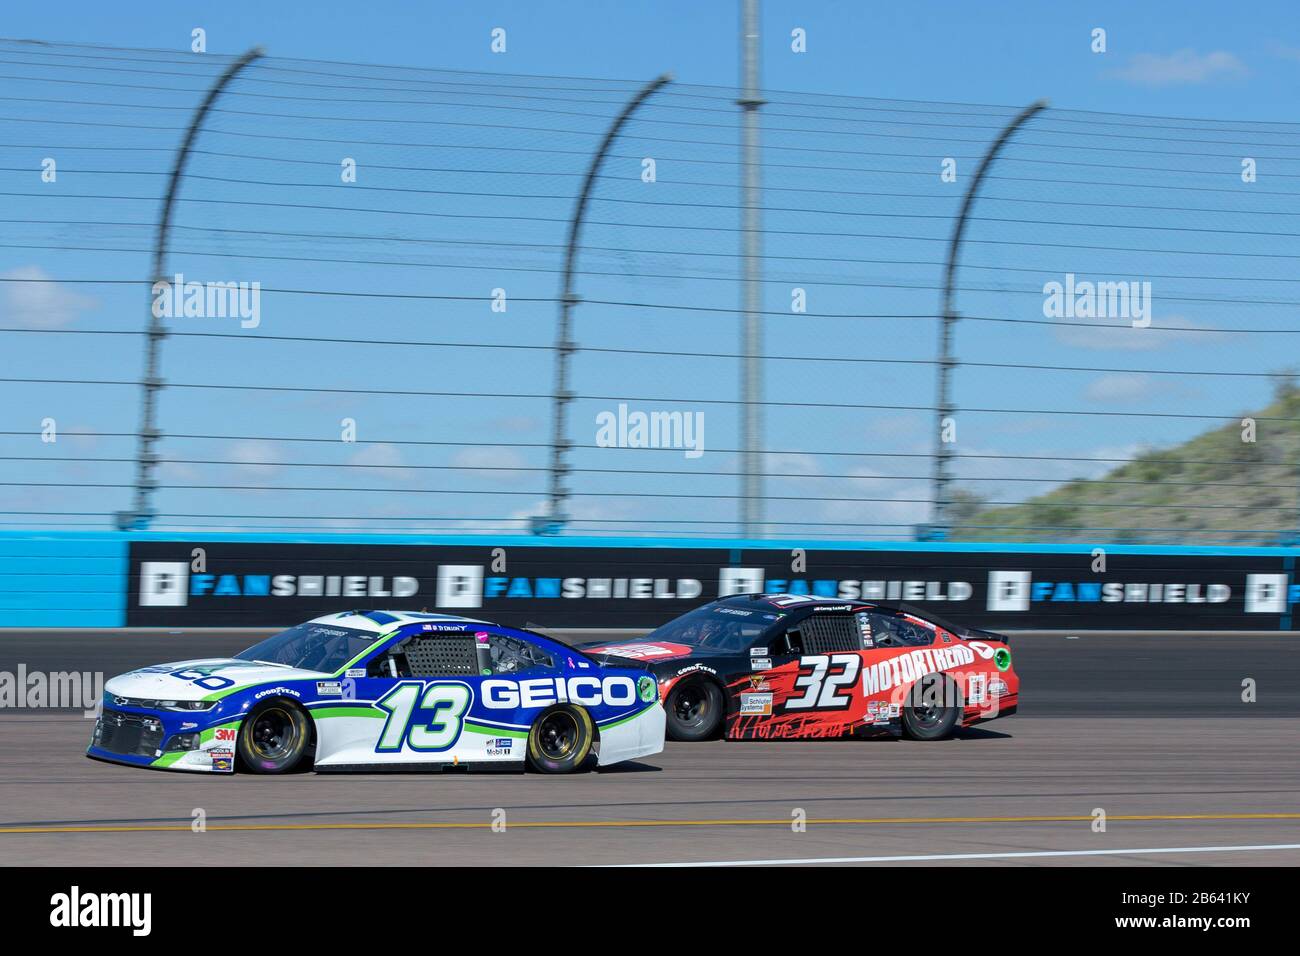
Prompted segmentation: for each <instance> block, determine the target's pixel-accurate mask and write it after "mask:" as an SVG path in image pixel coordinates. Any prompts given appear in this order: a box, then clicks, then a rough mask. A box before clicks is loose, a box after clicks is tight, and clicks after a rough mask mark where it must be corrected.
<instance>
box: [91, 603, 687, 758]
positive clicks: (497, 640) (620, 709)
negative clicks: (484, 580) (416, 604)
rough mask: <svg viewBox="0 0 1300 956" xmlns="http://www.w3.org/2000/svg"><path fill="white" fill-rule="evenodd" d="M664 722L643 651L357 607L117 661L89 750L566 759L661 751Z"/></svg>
mask: <svg viewBox="0 0 1300 956" xmlns="http://www.w3.org/2000/svg"><path fill="white" fill-rule="evenodd" d="M664 722H665V718H664V710H663V707H662V706H661V705H660V702H659V688H658V683H657V682H656V680H655V678H654V677H653V676H652V675H651V674H650V673H649V672H648V671H647V670H644V669H641V668H639V667H637V666H636V665H635V664H633V665H630V666H623V665H620V666H606V665H602V664H601V663H599V662H597V661H596V660H594V659H593V658H591V657H589V656H588V655H586V654H583V653H582V652H581V651H578V650H574V649H573V648H571V647H567V646H565V645H563V644H560V643H558V642H556V641H553V640H551V639H550V638H547V637H545V636H543V635H541V634H535V633H533V632H531V631H526V630H520V629H517V628H510V627H502V626H500V625H496V624H489V623H486V622H483V621H475V620H471V619H468V618H461V617H453V616H449V615H444V614H415V613H409V612H405V611H348V612H344V613H341V614H330V615H326V616H325V617H319V618H316V619H314V620H312V621H308V622H307V623H305V624H299V625H297V626H296V627H291V628H289V629H288V630H287V631H283V632H281V633H280V634H277V635H275V636H274V637H271V638H268V639H267V640H265V641H262V642H261V643H260V644H256V645H254V646H253V647H250V648H249V649H248V650H246V651H244V652H242V653H240V654H237V655H236V656H235V657H233V658H220V659H211V660H209V659H204V660H193V661H182V662H180V663H175V664H162V665H159V666H157V667H145V668H142V669H140V670H135V671H131V672H130V673H128V674H123V675H121V676H119V677H114V678H113V679H112V680H110V681H109V682H108V683H107V684H106V685H105V694H104V707H103V714H102V716H100V717H99V719H98V720H97V721H96V722H95V730H94V736H93V738H92V740H91V743H90V749H89V750H88V751H87V754H88V755H89V756H91V757H96V758H99V759H103V760H112V761H115V762H118V763H125V764H131V765H134V766H140V767H154V768H159V769H169V770H198V771H217V772H227V773H229V772H232V771H234V770H235V768H236V767H239V768H241V769H247V770H250V771H253V772H254V773H285V772H287V771H290V770H293V769H294V768H296V767H305V766H308V765H312V766H314V767H315V769H316V770H318V771H328V770H359V769H365V770H418V769H426V768H427V769H445V768H449V767H494V768H500V767H502V766H503V765H510V764H514V765H516V766H518V767H522V766H523V765H524V764H527V765H528V766H529V767H531V768H533V769H535V770H538V771H542V772H546V773H565V772H569V771H575V770H578V769H580V768H581V767H583V766H585V765H586V764H587V763H588V760H589V758H592V757H594V762H595V763H597V764H599V765H602V766H604V765H607V764H612V763H617V762H619V761H622V760H631V759H634V758H637V757H645V756H649V755H651V754H656V753H659V752H660V751H661V750H663V747H664Z"/></svg>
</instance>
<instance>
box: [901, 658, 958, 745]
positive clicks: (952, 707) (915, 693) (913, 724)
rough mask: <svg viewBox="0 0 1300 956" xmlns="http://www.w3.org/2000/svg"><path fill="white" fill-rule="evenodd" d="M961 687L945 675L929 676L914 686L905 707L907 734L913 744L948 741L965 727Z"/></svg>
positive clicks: (904, 727)
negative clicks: (962, 719)
mask: <svg viewBox="0 0 1300 956" xmlns="http://www.w3.org/2000/svg"><path fill="white" fill-rule="evenodd" d="M962 710H963V708H962V702H961V698H960V695H959V694H958V692H957V685H956V684H954V683H953V682H952V681H950V680H948V679H947V678H946V677H944V676H943V675H941V674H927V675H925V676H924V677H922V678H921V679H920V680H919V681H917V682H916V683H915V684H913V685H912V690H911V691H910V692H909V693H908V695H907V703H906V704H905V705H904V706H903V734H904V735H905V736H906V737H907V738H908V739H909V740H944V739H946V738H948V737H951V736H952V733H953V731H954V730H956V728H957V726H958V724H960V723H961V715H962Z"/></svg>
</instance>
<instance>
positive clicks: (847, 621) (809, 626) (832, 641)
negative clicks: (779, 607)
mask: <svg viewBox="0 0 1300 956" xmlns="http://www.w3.org/2000/svg"><path fill="white" fill-rule="evenodd" d="M799 632H800V634H801V635H802V637H803V653H805V654H832V653H834V652H836V651H860V650H862V632H861V631H860V630H859V629H858V625H857V622H855V621H854V619H853V615H851V614H813V615H811V616H810V617H806V618H804V619H803V620H802V621H800V622H799Z"/></svg>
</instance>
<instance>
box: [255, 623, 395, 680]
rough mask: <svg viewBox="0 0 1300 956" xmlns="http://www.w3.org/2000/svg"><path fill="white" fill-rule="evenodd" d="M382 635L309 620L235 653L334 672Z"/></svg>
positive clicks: (257, 659)
mask: <svg viewBox="0 0 1300 956" xmlns="http://www.w3.org/2000/svg"><path fill="white" fill-rule="evenodd" d="M378 639H379V637H378V635H377V634H375V633H373V632H372V631H356V630H353V629H352V628H348V627H334V626H333V625H329V624H312V623H310V622H309V623H307V624H299V625H297V626H296V627H291V628H289V630H287V631H281V632H280V633H279V634H276V635H275V636H274V637H268V638H267V639H266V640H264V641H262V642H261V643H260V644H254V645H253V646H252V647H250V648H249V649H248V650H246V651H242V652H241V653H239V654H236V655H235V657H236V658H237V659H238V660H241V661H261V662H262V663H264V664H284V665H285V666H286V667H299V668H302V669H303V670H309V671H321V672H322V673H326V674H330V673H333V672H334V671H336V670H338V669H339V668H340V667H342V666H343V665H344V664H346V663H347V662H348V661H350V660H352V658H354V657H356V656H357V655H358V654H360V653H361V652H362V651H364V650H365V649H366V648H367V647H369V646H370V645H371V644H373V643H374V642H375V641H376V640H378Z"/></svg>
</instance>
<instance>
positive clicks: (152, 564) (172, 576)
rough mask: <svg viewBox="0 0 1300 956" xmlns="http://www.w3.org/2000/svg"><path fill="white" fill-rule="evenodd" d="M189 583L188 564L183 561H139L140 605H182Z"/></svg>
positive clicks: (187, 594) (185, 602) (184, 601)
mask: <svg viewBox="0 0 1300 956" xmlns="http://www.w3.org/2000/svg"><path fill="white" fill-rule="evenodd" d="M189 585H190V566H189V564H188V563H187V562H185V561H141V562H140V601H139V603H140V606H141V607H184V606H185V605H186V604H187V603H188V602H189Z"/></svg>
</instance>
